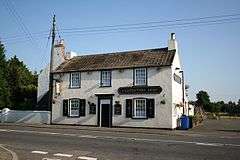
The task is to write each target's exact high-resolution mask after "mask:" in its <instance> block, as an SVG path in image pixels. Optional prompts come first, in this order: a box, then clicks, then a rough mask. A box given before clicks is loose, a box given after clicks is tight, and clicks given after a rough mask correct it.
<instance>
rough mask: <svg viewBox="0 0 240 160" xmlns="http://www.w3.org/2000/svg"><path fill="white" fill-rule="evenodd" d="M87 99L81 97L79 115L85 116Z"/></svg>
mask: <svg viewBox="0 0 240 160" xmlns="http://www.w3.org/2000/svg"><path fill="white" fill-rule="evenodd" d="M85 111H86V100H85V99H80V107H79V116H85Z"/></svg>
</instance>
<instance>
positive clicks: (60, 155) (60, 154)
mask: <svg viewBox="0 0 240 160" xmlns="http://www.w3.org/2000/svg"><path fill="white" fill-rule="evenodd" d="M54 156H59V157H68V158H71V157H72V156H73V155H72V154H63V153H56V154H54Z"/></svg>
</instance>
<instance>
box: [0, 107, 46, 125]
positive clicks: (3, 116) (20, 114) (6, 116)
mask: <svg viewBox="0 0 240 160" xmlns="http://www.w3.org/2000/svg"><path fill="white" fill-rule="evenodd" d="M0 121H1V123H28V124H50V112H49V111H18V110H9V111H6V112H2V113H0Z"/></svg>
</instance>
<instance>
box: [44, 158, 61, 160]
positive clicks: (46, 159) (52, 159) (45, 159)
mask: <svg viewBox="0 0 240 160" xmlns="http://www.w3.org/2000/svg"><path fill="white" fill-rule="evenodd" d="M42 160H61V159H56V158H43V159H42Z"/></svg>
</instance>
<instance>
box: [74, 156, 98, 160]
mask: <svg viewBox="0 0 240 160" xmlns="http://www.w3.org/2000/svg"><path fill="white" fill-rule="evenodd" d="M78 159H82V160H97V158H94V157H86V156H80V157H78Z"/></svg>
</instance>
